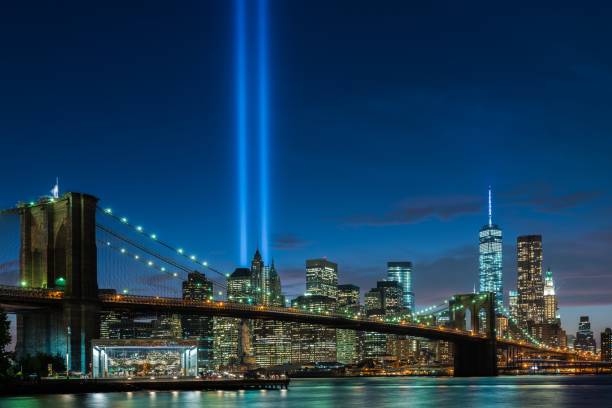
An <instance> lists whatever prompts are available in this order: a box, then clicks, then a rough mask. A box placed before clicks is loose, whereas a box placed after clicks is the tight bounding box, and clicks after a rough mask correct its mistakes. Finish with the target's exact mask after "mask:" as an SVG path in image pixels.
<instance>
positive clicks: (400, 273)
mask: <svg viewBox="0 0 612 408" xmlns="http://www.w3.org/2000/svg"><path fill="white" fill-rule="evenodd" d="M387 280H390V281H394V282H398V283H399V284H400V286H401V287H402V293H403V294H402V296H403V300H402V307H404V308H406V309H407V310H408V311H409V312H410V313H413V312H414V311H415V310H414V291H413V290H412V262H387Z"/></svg>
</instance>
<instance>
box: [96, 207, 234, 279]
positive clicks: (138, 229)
mask: <svg viewBox="0 0 612 408" xmlns="http://www.w3.org/2000/svg"><path fill="white" fill-rule="evenodd" d="M97 208H98V209H99V210H100V211H101V212H102V214H104V215H106V216H108V217H110V218H112V219H114V220H115V221H117V222H120V223H121V224H123V225H127V226H128V227H130V228H132V229H133V230H134V231H136V232H137V233H139V234H141V235H143V236H145V237H147V238H149V239H150V240H151V241H153V242H156V243H157V244H159V245H161V246H163V247H165V248H167V249H169V250H171V251H173V252H175V253H177V254H179V255H181V256H182V257H183V258H185V259H188V260H189V261H190V262H193V263H195V264H196V265H199V266H202V267H204V268H206V269H208V270H209V271H212V272H215V273H217V274H219V275H221V276H223V277H224V278H226V277H227V275H225V274H224V273H223V272H221V271H219V270H218V269H216V268H213V267H212V266H210V265H208V262H206V261H201V260H199V259H197V258H196V256H195V255H187V253H186V251H185V250H184V249H183V248H179V247H177V246H174V245H171V244H169V243H168V242H166V241H163V240H161V239H159V238H158V237H157V234H152V233H151V234H150V233H147V232H146V231H145V230H144V228H142V227H141V226H139V225H134V224H132V223H130V222H129V221H128V219H127V218H126V217H119V216H117V215H115V214H113V211H112V210H111V209H110V208H102V207H100V206H97Z"/></svg>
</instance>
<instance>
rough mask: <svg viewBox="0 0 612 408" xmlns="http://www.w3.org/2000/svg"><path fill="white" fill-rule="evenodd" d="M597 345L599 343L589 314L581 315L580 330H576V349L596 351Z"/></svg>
mask: <svg viewBox="0 0 612 408" xmlns="http://www.w3.org/2000/svg"><path fill="white" fill-rule="evenodd" d="M596 347H597V344H596V343H595V339H594V338H593V331H592V330H591V322H590V321H589V316H580V322H579V323H578V331H577V332H576V340H574V350H576V351H588V352H591V353H595V349H596Z"/></svg>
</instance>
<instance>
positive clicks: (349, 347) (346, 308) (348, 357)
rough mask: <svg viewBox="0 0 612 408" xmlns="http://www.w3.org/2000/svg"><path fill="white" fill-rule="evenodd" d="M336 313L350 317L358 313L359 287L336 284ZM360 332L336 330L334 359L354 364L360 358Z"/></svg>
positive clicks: (359, 307)
mask: <svg viewBox="0 0 612 408" xmlns="http://www.w3.org/2000/svg"><path fill="white" fill-rule="evenodd" d="M336 312H337V313H340V314H344V315H346V316H349V317H352V316H356V315H359V314H360V312H361V306H360V304H359V287H358V286H355V285H338V300H337V309H336ZM359 340H360V333H358V332H357V331H355V330H347V329H337V330H336V360H337V361H338V362H340V363H342V364H356V363H357V362H359V360H360V344H361V342H360V341H359Z"/></svg>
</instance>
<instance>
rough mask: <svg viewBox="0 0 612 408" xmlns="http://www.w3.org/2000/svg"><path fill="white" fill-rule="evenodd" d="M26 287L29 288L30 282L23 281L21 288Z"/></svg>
mask: <svg viewBox="0 0 612 408" xmlns="http://www.w3.org/2000/svg"><path fill="white" fill-rule="evenodd" d="M26 286H28V282H26V281H24V280H22V281H21V287H22V288H25V287H26Z"/></svg>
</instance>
